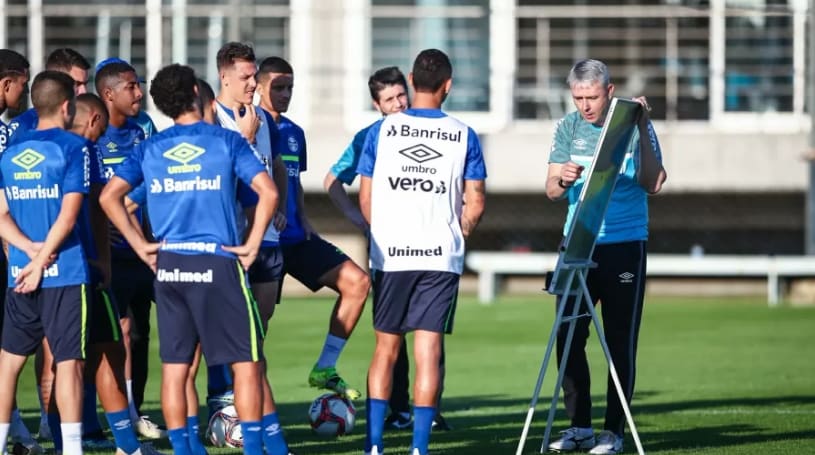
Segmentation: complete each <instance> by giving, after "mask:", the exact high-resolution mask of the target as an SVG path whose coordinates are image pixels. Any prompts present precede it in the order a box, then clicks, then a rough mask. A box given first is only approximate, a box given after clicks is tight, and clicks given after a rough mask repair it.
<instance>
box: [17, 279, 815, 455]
mask: <svg viewBox="0 0 815 455" xmlns="http://www.w3.org/2000/svg"><path fill="white" fill-rule="evenodd" d="M331 305H332V301H331V300H328V299H302V300H301V299H287V300H286V301H285V302H284V304H283V305H282V306H280V307H279V308H278V310H277V313H276V314H275V318H274V320H273V321H272V324H271V329H270V334H269V337H268V339H267V340H266V355H267V358H268V359H269V362H270V374H269V376H270V378H271V380H272V384H273V387H274V391H275V395H276V397H277V400H278V405H279V408H280V413H281V417H282V421H283V424H284V426H285V427H286V430H287V437H288V440H289V443H290V445H291V447H292V449H293V450H295V451H297V452H298V454H301V455H302V454H360V453H362V445H363V439H364V429H365V427H364V418H363V417H364V409H363V405H364V401H362V400H360V401H359V402H358V407H357V411H358V412H357V413H358V416H359V419H358V420H357V427H356V429H355V430H354V431H353V434H351V435H349V436H346V437H343V438H339V439H332V440H325V439H319V438H317V437H316V436H314V435H313V434H312V433H311V430H310V429H309V427H308V425H307V417H306V413H307V410H308V405H309V403H310V402H311V400H312V399H313V398H314V397H316V396H317V395H318V394H319V392H318V391H317V390H315V389H310V388H309V387H308V386H307V384H306V377H307V375H308V372H309V370H310V368H311V366H312V363H313V362H314V360H315V359H316V357H317V355H318V353H319V349H320V347H321V346H322V342H323V339H324V337H325V332H326V327H327V319H328V314H329V312H330V308H331ZM553 308H554V305H553V300H552V298H551V297H549V296H546V295H543V294H542V295H541V296H540V297H516V298H504V299H501V300H500V301H498V302H497V303H495V304H493V305H490V306H482V305H479V304H477V303H475V301H474V299H471V298H464V299H462V301H461V303H460V306H459V308H458V312H457V315H456V327H455V334H454V335H453V336H451V337H449V339H448V347H447V350H448V355H447V365H448V367H447V371H448V373H447V381H446V385H445V394H444V402H443V406H442V407H443V410H444V414H445V417H446V418H447V420H448V422H449V423H450V424H451V425H452V426H453V427H454V430H453V431H451V432H448V433H434V434H433V436H432V444H431V450H432V453H434V454H442V453H446V454H464V455H467V454H473V455H474V454H479V455H482V454H514V453H515V448H516V446H517V443H518V439H519V437H520V433H521V429H522V427H523V421H524V418H525V416H526V411H527V409H528V406H529V401H530V398H531V395H532V391H533V387H534V383H535V380H536V378H537V374H538V370H539V368H540V363H541V360H542V357H543V354H544V351H545V348H546V342H547V340H548V336H549V333H550V330H551V324H552V320H553V317H554V309H553ZM370 326H371V322H370V310H367V309H366V312H365V315H364V316H363V319H362V321H361V323H360V325H359V328H358V330H357V332H356V333H355V334H354V336H353V337H352V338H351V341H350V342H349V344H348V346H347V348H346V350H345V352H344V354H343V356H342V358H341V360H340V364H339V368H340V372H341V373H342V374H343V376H344V377H345V378H346V380H348V381H349V382H350V383H351V384H352V385H355V386H357V387H359V388H361V389H363V390H364V389H365V375H366V370H367V366H368V363H369V361H370V356H371V352H372V348H373V334H372V330H371V327H370ZM155 336H156V334H155V333H154V337H155ZM154 340H157V338H154ZM589 346H590V358H591V359H592V371H594V376H593V377H594V381H593V383H594V388H593V398H594V402H595V404H596V405H598V406H596V408H595V429H598V428H601V427H602V406H603V405H604V403H605V368H606V366H605V360H604V359H603V357H602V352H601V350H600V346H599V343H597V340H596V338H594V337H592V338H591V339H590V340H589ZM157 348H158V346H157V343H154V349H156V350H157ZM30 363H31V362H29V364H30ZM158 366H159V365H158V358H157V356H155V357H154V361H153V363H152V365H151V368H152V369H151V376H150V377H151V383H150V384H149V385H148V397H149V398H148V400H149V401H148V402H147V403H146V405H145V407H144V411H146V412H148V413H149V414H151V415H152V416H153V418H154V419H155V420H159V421H160V420H161V413H160V409H159V407H160V404H159V402H158V386H159V381H160V375H159V368H158ZM27 369H30V365H29V366H28V367H27ZM555 377H556V370H555V368H554V367H553V366H552V367H550V370H549V372H548V373H547V376H546V381H545V382H544V386H543V392H542V396H541V400H540V403H539V405H538V408H537V409H538V410H537V413H536V414H535V420H534V424H533V428H532V431H531V432H530V438H529V440H528V442H527V445H526V451H525V453H530V454H531V453H538V449H539V447H540V444H541V439H542V436H543V430H544V427H545V421H546V412H547V410H548V402H549V399H550V397H551V393H552V389H553V387H554V382H555ZM198 383H199V391H200V392H201V394H202V395H204V394H205V390H206V388H205V375H204V374H200V375H199V382H198ZM20 389H21V390H20V394H19V398H20V403H21V407H22V408H23V412H24V416H25V417H26V420H27V422H28V423H29V427H30V428H36V425H35V423H36V422H37V421H38V417H37V416H38V411H37V405H36V399H35V389H34V386H33V378H32V373H31V372H30V371H25V372H24V374H23V377H22V379H21V386H20ZM201 411H202V415H203V416H205V415H206V411H205V409H204V408H202V409H201ZM633 413H634V419H635V422H636V424H637V427H638V429H639V431H640V436H641V438H642V441H643V445H644V447H645V450H646V452H648V453H665V454H668V453H705V454H747V453H750V454H754V453H795V454H798V453H800V454H805V453H815V308H788V307H782V308H768V307H767V306H766V304H765V303H764V302H763V301H762V300H760V299H754V300H749V299H709V298H682V299H677V298H670V299H668V298H656V297H655V298H650V299H648V301H647V303H646V307H645V312H644V317H643V324H642V332H641V335H640V348H639V363H638V378H637V387H636V393H635V397H634V405H633ZM566 424H567V421H566V420H565V415H564V414H563V412H562V410H561V411H560V412H559V413H558V416H557V420H556V423H555V430H558V429H562V428H563V427H564V426H565V425H566ZM410 439H411V435H410V433H409V432H397V433H388V434H387V437H386V448H387V450H388V453H392V454H393V453H395V454H399V453H407V449H408V446H409V444H410ZM155 445H156V446H157V447H159V448H161V449H164V450H165V451H166V452H168V453H169V452H171V451H170V450H169V445H168V443H167V442H166V441H157V442H156V444H155ZM625 448H626V452H628V453H633V452H636V450H635V447H634V443H633V440H631V438H630V437H628V438H627V439H626V447H625ZM232 452H236V451H234V450H231V451H227V450H223V449H212V448H211V449H210V453H213V454H215V453H232Z"/></svg>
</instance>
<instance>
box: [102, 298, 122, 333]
mask: <svg viewBox="0 0 815 455" xmlns="http://www.w3.org/2000/svg"><path fill="white" fill-rule="evenodd" d="M99 293H100V294H101V295H102V299H104V301H105V312H106V313H107V315H108V321H110V328H111V333H112V334H113V341H119V340H120V339H121V338H122V333H121V332H122V327H121V326H120V325H119V320H118V319H116V314H115V312H114V311H113V302H111V301H110V296H109V295H108V291H106V290H104V289H102V290H101V291H99Z"/></svg>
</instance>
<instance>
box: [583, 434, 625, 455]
mask: <svg viewBox="0 0 815 455" xmlns="http://www.w3.org/2000/svg"><path fill="white" fill-rule="evenodd" d="M622 452H623V438H621V437H619V436H617V435H616V434H614V433H612V432H611V431H601V432H600V434H599V435H597V445H595V446H594V448H593V449H591V450H590V451H589V453H591V454H595V455H605V454H615V453H622Z"/></svg>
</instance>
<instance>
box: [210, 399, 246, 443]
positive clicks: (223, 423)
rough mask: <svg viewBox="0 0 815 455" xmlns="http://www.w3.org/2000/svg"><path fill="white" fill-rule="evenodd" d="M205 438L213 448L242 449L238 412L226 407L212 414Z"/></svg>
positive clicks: (231, 407)
mask: <svg viewBox="0 0 815 455" xmlns="http://www.w3.org/2000/svg"><path fill="white" fill-rule="evenodd" d="M206 438H207V439H208V440H209V442H211V443H212V445H214V446H215V447H231V448H233V449H239V448H241V447H243V433H242V432H241V421H240V419H238V411H236V410H235V406H233V405H230V406H226V407H224V408H221V409H219V410H218V411H216V412H215V414H212V417H211V418H210V419H209V425H207V435H206Z"/></svg>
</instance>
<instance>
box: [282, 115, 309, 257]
mask: <svg viewBox="0 0 815 455" xmlns="http://www.w3.org/2000/svg"><path fill="white" fill-rule="evenodd" d="M277 129H278V130H279V131H280V139H279V144H280V149H281V150H282V152H281V154H282V157H283V163H284V164H285V165H286V171H287V172H288V180H289V185H288V190H287V192H286V196H287V197H286V229H284V230H283V232H281V233H280V243H281V244H283V245H291V244H294V243H299V242H302V241H303V240H304V239H305V238H306V232H305V230H304V229H303V222H302V220H301V219H300V217H301V214H300V213H299V212H298V210H297V199H298V198H299V197H300V196H299V194H300V173H301V172H305V171H306V170H307V167H308V166H307V164H306V162H307V159H306V135H305V133H304V132H303V129H302V128H300V127H299V126H297V125H296V124H295V123H294V122H292V121H291V120H289V119H288V118H286V117H284V116H282V115H281V116H280V121H279V122H278V123H277Z"/></svg>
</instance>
